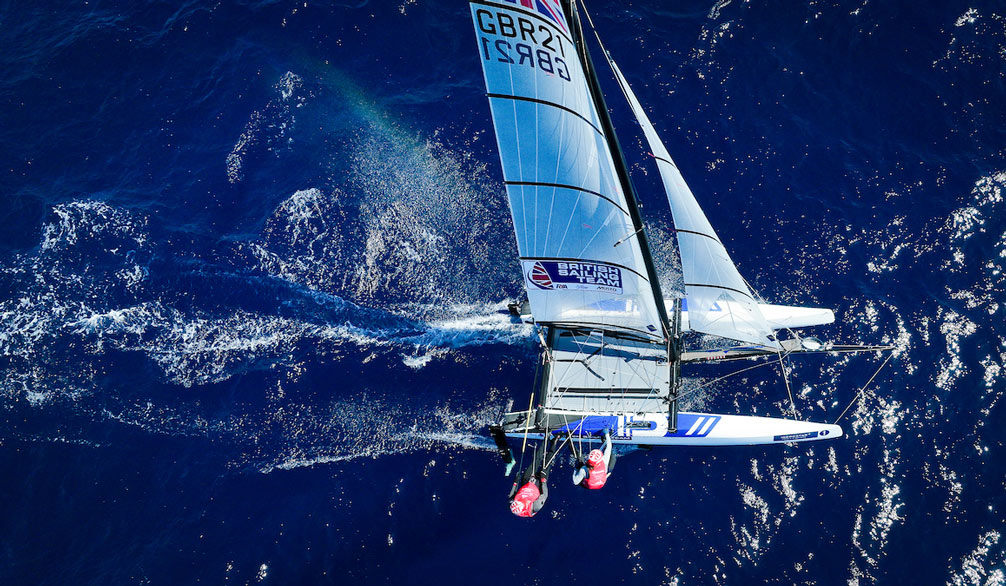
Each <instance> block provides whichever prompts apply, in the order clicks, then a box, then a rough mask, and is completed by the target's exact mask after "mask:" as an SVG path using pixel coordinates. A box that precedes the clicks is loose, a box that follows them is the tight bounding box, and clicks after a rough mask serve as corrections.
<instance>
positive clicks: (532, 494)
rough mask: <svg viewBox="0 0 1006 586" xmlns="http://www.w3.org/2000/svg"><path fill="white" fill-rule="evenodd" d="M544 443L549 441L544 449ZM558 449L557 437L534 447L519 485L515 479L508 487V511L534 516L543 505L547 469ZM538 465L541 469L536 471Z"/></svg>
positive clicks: (519, 515)
mask: <svg viewBox="0 0 1006 586" xmlns="http://www.w3.org/2000/svg"><path fill="white" fill-rule="evenodd" d="M546 443H551V447H550V448H549V449H548V450H546ZM558 449H559V442H558V440H557V438H553V439H552V440H551V441H550V442H546V441H542V442H541V443H540V444H539V445H538V446H537V448H535V451H534V456H533V457H532V460H531V465H530V466H528V467H527V470H525V471H524V474H523V477H522V478H521V481H520V482H521V485H520V488H519V489H518V488H517V486H518V483H517V482H516V481H515V482H514V483H513V487H512V488H511V489H510V512H511V513H513V514H514V515H517V516H518V517H534V516H535V515H536V514H537V513H538V511H540V510H541V509H542V507H544V506H545V500H546V499H547V498H548V480H547V479H546V476H548V470H549V468H551V466H552V462H554V461H555V456H556V453H557V452H558ZM538 466H541V471H540V472H536V469H537V467H538Z"/></svg>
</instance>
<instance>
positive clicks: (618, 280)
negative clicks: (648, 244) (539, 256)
mask: <svg viewBox="0 0 1006 586" xmlns="http://www.w3.org/2000/svg"><path fill="white" fill-rule="evenodd" d="M524 277H525V278H526V279H527V282H528V285H529V286H530V287H533V288H536V289H545V290H556V289H567V290H569V289H572V290H578V291H604V292H606V293H615V294H617V295H621V294H622V269H620V268H618V267H615V266H611V265H607V264H602V263H595V262H570V261H554V260H535V261H524Z"/></svg>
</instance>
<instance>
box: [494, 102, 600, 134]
mask: <svg viewBox="0 0 1006 586" xmlns="http://www.w3.org/2000/svg"><path fill="white" fill-rule="evenodd" d="M486 96H488V97H490V98H500V99H504V100H517V101H520V102H532V103H534V104H543V105H545V106H552V107H553V108H558V109H560V110H565V111H566V112H569V113H570V114H572V115H574V116H576V117H577V118H579V119H580V120H583V121H584V122H586V123H587V125H588V126H590V127H591V128H593V129H594V132H596V133H598V134H600V135H601V136H604V133H603V132H601V129H600V128H598V127H596V126H594V123H593V122H591V121H590V120H588V119H587V117H586V116H584V115H583V114H581V113H579V112H577V111H576V110H573V109H572V108H567V107H566V106H563V105H562V104H556V103H555V102H550V101H548V100H541V99H538V98H527V97H524V96H508V95H507V94H486Z"/></svg>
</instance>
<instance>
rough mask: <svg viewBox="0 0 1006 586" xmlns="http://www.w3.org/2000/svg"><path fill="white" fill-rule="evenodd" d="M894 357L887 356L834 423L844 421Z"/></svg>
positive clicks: (891, 355)
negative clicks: (846, 415)
mask: <svg viewBox="0 0 1006 586" xmlns="http://www.w3.org/2000/svg"><path fill="white" fill-rule="evenodd" d="M893 356H894V354H888V355H887V359H886V360H884V362H883V364H881V365H880V367H878V368H877V371H876V372H874V373H873V376H871V377H870V380H868V381H866V384H865V385H863V387H862V388H861V389H859V392H858V393H856V396H855V397H853V398H852V401H850V402H849V404H848V405H847V406H846V407H845V409H844V410H843V411H842V414H841V415H839V416H838V418H837V419H835V421H834V423H838V422H839V421H841V420H842V418H843V417H845V414H846V413H847V412H848V411H849V409H851V408H852V406H853V405H854V404H855V403H856V401H858V400H859V398H860V397H861V396H862V395H863V391H865V390H866V387H868V386H870V383H872V382H873V379H875V378H877V375H878V374H880V371H881V369H883V368H884V367H885V366H887V363H888V362H890V361H891V358H892V357H893Z"/></svg>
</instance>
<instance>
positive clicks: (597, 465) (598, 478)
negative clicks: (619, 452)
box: [583, 450, 608, 490]
mask: <svg viewBox="0 0 1006 586" xmlns="http://www.w3.org/2000/svg"><path fill="white" fill-rule="evenodd" d="M587 467H588V468H589V469H590V472H589V473H588V474H587V477H586V478H584V479H583V484H584V486H586V487H587V488H589V489H592V490H597V489H599V488H601V487H602V486H604V483H605V482H606V481H607V480H608V466H607V465H606V464H605V463H604V454H602V453H601V450H591V451H590V454H589V455H588V456H587Z"/></svg>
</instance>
